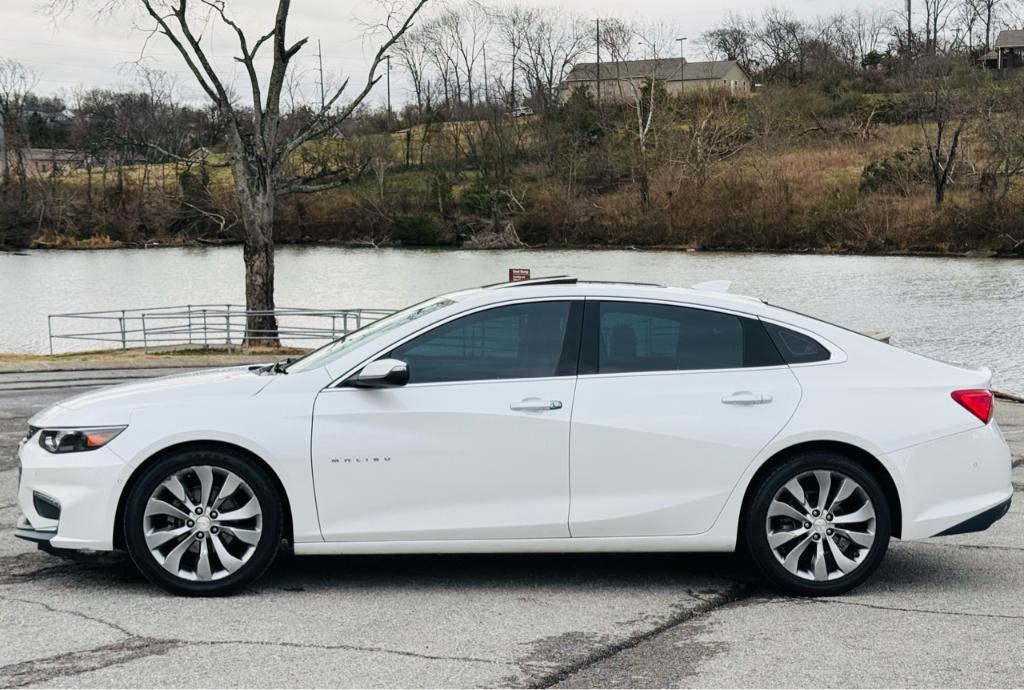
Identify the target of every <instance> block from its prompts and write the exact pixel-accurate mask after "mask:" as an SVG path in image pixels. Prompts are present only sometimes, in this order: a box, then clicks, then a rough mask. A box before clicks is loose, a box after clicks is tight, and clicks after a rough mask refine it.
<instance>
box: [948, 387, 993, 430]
mask: <svg viewBox="0 0 1024 690" xmlns="http://www.w3.org/2000/svg"><path fill="white" fill-rule="evenodd" d="M953 400H956V401H957V402H958V403H960V405H961V406H962V407H963V408H964V409H965V410H967V411H968V412H970V413H971V414H973V415H974V416H975V417H977V418H978V419H980V420H981V422H982V424H988V420H990V419H992V391H989V390H967V391H953Z"/></svg>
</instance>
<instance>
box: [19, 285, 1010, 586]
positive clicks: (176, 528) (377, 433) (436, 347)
mask: <svg viewBox="0 0 1024 690" xmlns="http://www.w3.org/2000/svg"><path fill="white" fill-rule="evenodd" d="M723 287H724V286H722V285H720V284H707V285H702V286H697V288H696V289H689V290H686V289H675V288H666V287H661V286H653V285H637V284H626V283H619V284H612V283H598V282H583V281H577V280H576V279H573V278H552V279H539V280H533V281H524V282H520V283H507V284H502V285H498V286H489V287H484V288H479V289H473V290H467V291H463V292H457V293H453V294H449V295H444V296H442V297H437V298H434V299H431V300H428V301H426V302H423V303H421V304H417V305H415V306H412V307H409V308H407V309H405V310H403V311H399V312H397V313H395V314H393V315H391V316H388V317H386V318H383V319H381V320H379V321H376V322H375V323H373V324H371V325H369V326H367V327H365V328H363V329H361V330H358V331H355V332H353V333H351V334H349V335H348V336H347V337H344V338H342V339H340V340H337V341H335V342H332V343H330V344H328V345H326V346H325V347H322V348H320V349H319V350H316V351H314V352H312V353H311V354H309V355H307V356H305V357H303V358H301V359H298V360H296V361H294V362H290V363H278V364H272V365H267V366H258V367H238V368H230V369H221V370H217V371H207V372H202V373H197V374H185V375H179V376H169V377H165V378H161V379H157V380H153V381H149V382H143V383H135V384H129V385H122V386H116V387H113V388H107V389H104V390H99V391H96V392H90V393H87V394H85V395H81V396H78V397H75V398H71V399H70V400H67V401H64V402H61V403H59V404H57V405H54V406H53V407H51V408H49V409H47V410H44V411H43V412H41V413H39V414H37V415H36V416H35V417H33V418H32V419H31V420H30V421H29V424H30V426H29V430H28V435H27V436H26V437H25V439H24V440H23V441H22V443H21V446H20V450H19V459H20V468H21V475H20V482H19V493H18V501H19V505H20V507H21V510H22V511H23V513H24V515H23V517H22V518H20V520H19V523H18V526H17V529H16V535H17V536H19V537H21V538H24V539H29V540H32V541H36V542H38V543H39V545H40V547H42V548H44V549H47V550H51V551H55V552H61V551H65V550H92V551H105V550H111V549H126V550H127V551H128V553H129V554H130V555H131V558H132V559H133V560H134V562H135V563H136V565H137V566H138V568H139V570H141V571H142V573H143V574H145V576H146V577H148V578H149V579H150V580H152V581H153V582H154V583H156V584H157V585H159V586H161V587H164V588H165V589H167V590H170V591H171V592H175V593H179V594H188V595H215V594H222V593H227V592H229V591H232V590H237V589H238V588H240V587H244V586H246V585H248V584H250V583H252V582H253V581H254V580H256V578H258V577H259V576H260V575H261V574H262V573H263V572H264V571H265V570H266V569H267V567H268V566H269V565H270V563H271V561H272V560H273V559H274V557H275V555H276V554H277V552H278V551H279V550H280V548H281V545H282V543H283V542H288V543H289V544H290V545H291V548H292V549H293V550H294V552H295V553H296V554H369V553H373V554H396V553H491V552H531V553H539V552H583V551H618V552H625V551H678V552H683V551H733V550H736V549H737V548H744V549H746V550H747V551H748V552H749V554H750V556H751V557H752V560H753V562H754V563H755V564H756V565H757V567H758V568H759V569H760V570H761V571H762V573H763V574H764V576H765V577H766V578H767V579H768V580H770V581H771V582H772V583H774V584H775V585H776V586H778V587H780V588H781V589H783V590H785V591H788V592H790V593H795V594H800V595H831V594H837V593H840V592H843V591H846V590H848V589H850V588H851V587H854V586H856V585H857V584H859V583H861V582H863V581H864V580H865V579H866V578H867V577H868V576H869V575H870V574H871V573H872V571H873V570H874V569H875V568H876V567H877V566H878V564H879V561H880V560H881V559H882V557H883V555H884V554H885V552H886V549H887V548H888V545H889V540H890V538H891V537H898V538H900V539H908V540H909V539H922V538H926V537H933V536H936V535H947V534H958V533H963V532H970V531H977V530H983V529H985V528H987V527H988V526H989V525H991V524H992V523H993V522H995V521H996V520H998V519H999V518H1000V517H1002V516H1003V515H1004V514H1005V513H1006V511H1007V510H1008V508H1009V504H1010V497H1011V495H1012V485H1011V480H1010V453H1009V449H1008V448H1007V445H1006V443H1005V441H1004V440H1003V437H1002V435H1001V433H1000V431H999V428H998V426H997V425H996V423H995V422H994V421H993V420H992V407H993V403H992V394H991V393H990V391H989V385H990V373H989V372H988V371H987V370H976V369H967V368H960V367H957V366H952V365H950V364H945V363H942V362H938V361H935V360H932V359H928V358H926V357H922V356H919V355H915V354H911V353H909V352H906V351H903V350H900V349H898V348H896V347H892V346H890V345H887V344H885V343H882V342H878V341H876V340H873V339H871V338H868V337H866V336H864V335H860V334H858V333H854V332H852V331H848V330H845V329H843V328H840V327H837V326H834V325H831V324H828V323H825V322H822V321H819V320H816V319H813V318H810V317H807V316H803V315H800V314H797V313H794V312H791V311H787V310H784V309H781V308H778V307H773V306H770V305H768V304H766V303H765V302H763V301H761V300H759V299H755V298H750V297H742V296H738V295H731V294H729V293H728V292H724V291H723Z"/></svg>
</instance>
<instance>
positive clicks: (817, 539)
mask: <svg viewBox="0 0 1024 690" xmlns="http://www.w3.org/2000/svg"><path fill="white" fill-rule="evenodd" d="M200 534H202V533H201V532H200ZM811 539H813V540H814V541H821V535H820V534H817V533H815V534H812V535H811Z"/></svg>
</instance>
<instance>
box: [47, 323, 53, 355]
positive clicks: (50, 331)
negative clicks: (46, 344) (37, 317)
mask: <svg viewBox="0 0 1024 690" xmlns="http://www.w3.org/2000/svg"><path fill="white" fill-rule="evenodd" d="M46 335H47V338H48V339H49V340H50V354H51V355H52V354H53V316H52V315H47V316H46Z"/></svg>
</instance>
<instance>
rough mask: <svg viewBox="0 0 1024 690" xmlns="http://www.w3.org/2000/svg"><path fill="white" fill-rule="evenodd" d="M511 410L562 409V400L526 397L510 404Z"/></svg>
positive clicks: (546, 410) (543, 410)
mask: <svg viewBox="0 0 1024 690" xmlns="http://www.w3.org/2000/svg"><path fill="white" fill-rule="evenodd" d="M508 407H509V409H510V410H515V411H516V412H550V411H551V410H560V409H562V401H561V400H541V399H540V398H524V399H523V400H520V401H519V402H514V403H512V404H510V405H509V406H508Z"/></svg>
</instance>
